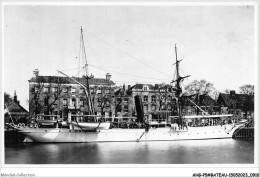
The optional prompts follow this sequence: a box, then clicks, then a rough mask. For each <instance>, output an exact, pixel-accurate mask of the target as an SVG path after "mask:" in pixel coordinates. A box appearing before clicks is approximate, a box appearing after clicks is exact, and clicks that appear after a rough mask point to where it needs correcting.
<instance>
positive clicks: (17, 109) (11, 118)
mask: <svg viewBox="0 0 260 178" xmlns="http://www.w3.org/2000/svg"><path fill="white" fill-rule="evenodd" d="M28 116H29V113H28V111H27V110H26V109H24V108H23V107H22V106H21V105H20V101H19V100H18V99H17V95H16V92H14V97H13V102H12V103H11V104H9V105H8V106H7V108H6V109H5V115H4V117H5V123H12V122H14V123H15V124H18V123H26V122H27V120H28Z"/></svg>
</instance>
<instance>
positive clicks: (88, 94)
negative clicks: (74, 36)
mask: <svg viewBox="0 0 260 178" xmlns="http://www.w3.org/2000/svg"><path fill="white" fill-rule="evenodd" d="M80 34H81V38H80V40H81V43H82V52H83V58H84V59H85V62H86V64H85V66H84V67H85V70H86V76H84V77H85V78H86V84H82V83H80V82H79V81H77V80H76V78H74V77H70V76H68V75H67V74H64V73H63V72H61V71H58V72H59V73H61V74H63V75H65V76H66V77H68V78H70V79H71V80H73V81H74V82H76V83H77V84H78V85H80V86H81V87H83V88H84V90H85V93H86V99H87V102H88V108H89V114H90V115H94V106H93V101H92V99H91V95H90V92H89V79H90V78H91V77H89V76H88V63H87V57H86V50H85V45H84V38H83V30H82V27H81V29H80Z"/></svg>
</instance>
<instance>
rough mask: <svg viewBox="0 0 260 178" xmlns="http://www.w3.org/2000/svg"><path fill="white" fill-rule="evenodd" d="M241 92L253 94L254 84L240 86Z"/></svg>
mask: <svg viewBox="0 0 260 178" xmlns="http://www.w3.org/2000/svg"><path fill="white" fill-rule="evenodd" d="M239 93H241V94H247V95H253V94H254V85H250V84H247V85H242V86H240V87H239Z"/></svg>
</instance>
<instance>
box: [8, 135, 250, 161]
mask: <svg viewBox="0 0 260 178" xmlns="http://www.w3.org/2000/svg"><path fill="white" fill-rule="evenodd" d="M253 163H254V142H253V141H245V140H235V139H213V140H186V141H172V142H169V141H160V142H108V143H105V142H103V143H58V144H57V143H55V144H54V143H50V144H49V143H48V144H46V143H25V144H20V145H6V146H5V164H253Z"/></svg>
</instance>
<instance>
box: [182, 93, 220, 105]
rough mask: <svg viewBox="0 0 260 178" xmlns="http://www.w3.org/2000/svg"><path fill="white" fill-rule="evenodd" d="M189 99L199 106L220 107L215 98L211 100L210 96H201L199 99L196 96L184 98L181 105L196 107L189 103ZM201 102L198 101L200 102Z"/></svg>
mask: <svg viewBox="0 0 260 178" xmlns="http://www.w3.org/2000/svg"><path fill="white" fill-rule="evenodd" d="M189 99H190V100H191V101H192V102H194V103H196V104H197V105H198V106H220V105H219V104H218V103H217V102H216V101H215V100H214V99H213V98H211V97H210V96H209V95H199V98H197V96H196V95H191V96H184V97H182V99H181V105H182V106H194V104H193V103H192V102H190V101H189ZM198 99H199V101H196V100H198Z"/></svg>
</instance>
